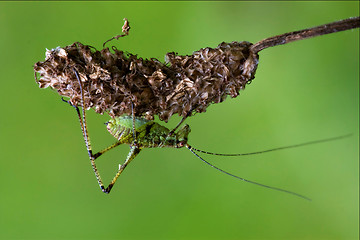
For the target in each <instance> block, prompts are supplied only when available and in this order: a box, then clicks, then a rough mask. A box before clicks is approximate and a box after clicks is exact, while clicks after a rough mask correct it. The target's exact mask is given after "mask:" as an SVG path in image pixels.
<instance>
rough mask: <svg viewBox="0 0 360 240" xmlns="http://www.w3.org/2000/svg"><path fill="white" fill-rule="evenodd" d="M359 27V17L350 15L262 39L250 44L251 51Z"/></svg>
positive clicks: (255, 51) (254, 51) (256, 51)
mask: <svg viewBox="0 0 360 240" xmlns="http://www.w3.org/2000/svg"><path fill="white" fill-rule="evenodd" d="M358 27H360V17H351V18H348V19H344V20H341V21H337V22H332V23H328V24H324V25H320V26H317V27H312V28H307V29H303V30H300V31H295V32H289V33H284V34H281V35H277V36H274V37H270V38H266V39H263V40H261V41H259V42H257V43H255V44H254V45H252V46H251V50H252V52H253V53H258V52H260V51H261V50H263V49H265V48H269V47H274V46H277V45H282V44H287V43H290V42H294V41H297V40H303V39H306V38H311V37H316V36H320V35H325V34H329V33H334V32H341V31H345V30H349V29H353V28H358Z"/></svg>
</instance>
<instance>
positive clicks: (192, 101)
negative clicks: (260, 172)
mask: <svg viewBox="0 0 360 240" xmlns="http://www.w3.org/2000/svg"><path fill="white" fill-rule="evenodd" d="M251 45H252V44H251V43H249V42H232V43H224V42H223V43H221V44H220V45H219V46H218V47H217V48H203V49H200V50H199V51H196V52H194V53H193V54H192V55H189V56H179V55H177V54H175V53H173V52H172V53H168V54H167V55H166V57H167V59H168V62H169V64H168V65H166V64H163V63H161V62H160V61H158V60H157V59H149V60H148V59H142V58H138V57H137V56H136V55H132V54H125V53H124V52H123V51H119V50H117V49H116V48H114V47H113V51H114V53H112V52H110V50H109V48H104V49H103V50H101V51H97V50H96V49H94V48H92V47H90V46H87V45H83V44H81V43H79V42H76V43H74V44H72V45H70V46H66V47H64V48H60V47H58V48H55V49H52V50H47V51H46V58H45V61H44V62H37V63H36V64H35V66H34V71H35V73H36V79H37V80H36V81H37V83H38V84H39V86H40V88H47V87H51V88H52V89H55V90H57V91H58V93H59V94H60V95H61V96H65V97H69V98H70V101H71V103H72V104H74V105H77V106H81V92H80V86H79V83H78V80H77V78H76V75H75V71H74V69H75V70H76V71H77V72H78V73H79V76H80V78H81V82H82V85H83V89H84V95H85V99H84V107H85V108H86V109H89V108H93V109H94V110H95V111H96V112H97V113H101V114H102V113H104V112H107V113H108V114H109V115H110V116H111V117H115V116H120V115H123V114H127V115H130V114H131V111H132V110H131V106H132V104H133V105H134V112H135V115H136V116H144V117H146V118H147V119H153V118H154V115H158V116H159V118H160V119H161V120H164V121H168V119H169V118H170V117H171V116H172V115H173V114H178V115H180V116H183V117H187V116H191V115H192V114H193V113H194V112H204V111H206V108H207V107H208V106H209V105H210V104H212V103H219V102H222V101H224V100H225V98H226V96H227V95H230V96H231V97H236V96H238V94H239V91H240V90H241V89H244V88H245V85H246V84H247V83H248V82H249V81H251V80H252V79H253V78H254V74H255V71H256V67H257V64H258V55H257V54H253V53H251V52H250V50H249V48H250V46H251Z"/></svg>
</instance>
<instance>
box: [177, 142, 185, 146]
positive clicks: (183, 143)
mask: <svg viewBox="0 0 360 240" xmlns="http://www.w3.org/2000/svg"><path fill="white" fill-rule="evenodd" d="M177 146H178V147H184V146H185V141H179V142H178V143H177Z"/></svg>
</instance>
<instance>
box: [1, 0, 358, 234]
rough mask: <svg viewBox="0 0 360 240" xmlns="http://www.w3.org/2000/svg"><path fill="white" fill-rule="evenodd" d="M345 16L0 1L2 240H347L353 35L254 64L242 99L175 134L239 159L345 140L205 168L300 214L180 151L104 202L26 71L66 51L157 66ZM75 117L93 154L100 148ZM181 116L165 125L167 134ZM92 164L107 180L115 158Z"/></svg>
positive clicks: (68, 130) (321, 7) (94, 124)
mask: <svg viewBox="0 0 360 240" xmlns="http://www.w3.org/2000/svg"><path fill="white" fill-rule="evenodd" d="M357 15H359V2H355V1H354V2H333V1H332V2H310V1H309V2H101V3H100V2H1V3H0V31H1V35H2V37H1V38H0V51H1V57H0V66H1V69H2V71H1V79H2V80H1V83H2V86H1V91H2V92H1V95H0V97H1V101H0V104H1V109H2V114H1V118H0V132H1V140H0V141H1V142H0V148H1V167H0V180H1V181H0V182H1V190H0V191H1V193H0V239H358V237H359V229H358V225H359V218H358V216H359V215H358V214H359V213H358V210H359V207H358V203H359V196H358V194H359V190H358V187H359V170H358V167H359V159H358V154H359V147H358V144H359V140H358V139H359V135H358V131H359V125H358V124H359V103H358V101H359V30H358V29H357V30H352V31H346V32H341V33H336V34H330V35H326V36H321V37H317V38H314V39H309V40H305V41H299V42H295V43H291V44H288V45H284V46H279V47H274V48H271V49H266V50H264V51H263V52H261V53H260V63H259V67H258V71H257V74H256V78H255V80H254V81H253V83H252V84H251V85H249V86H248V87H247V89H246V90H245V91H243V92H242V93H241V95H240V96H239V97H237V98H235V99H230V98H229V99H227V100H226V101H225V102H224V103H221V104H216V105H213V106H211V107H209V108H208V110H207V112H206V113H202V114H197V115H195V116H194V117H191V118H190V119H188V120H187V123H188V124H190V126H191V127H192V132H191V134H190V140H189V143H190V144H191V145H193V146H194V147H198V148H200V149H206V150H209V151H214V152H232V153H234V152H249V151H257V150H263V149H267V148H271V147H278V146H285V145H289V144H296V143H301V142H305V141H309V140H315V139H322V138H327V137H332V136H338V135H342V134H347V133H353V135H352V136H351V137H349V138H347V139H343V140H339V141H334V142H328V143H323V144H316V145H312V146H307V147H302V148H297V149H288V150H283V151H279V152H273V153H267V154H262V155H255V156H248V157H238V158H222V157H216V156H204V157H205V158H206V159H207V160H209V161H211V162H212V163H214V164H215V165H218V166H219V167H221V168H223V169H224V170H227V171H230V172H232V173H234V174H237V175H239V176H241V177H244V178H247V179H250V180H253V181H258V182H261V183H264V184H268V185H272V186H276V187H281V188H285V189H289V190H292V191H295V192H299V193H301V194H304V195H306V196H308V197H310V198H312V199H313V201H312V202H308V201H306V200H303V199H300V198H296V197H294V196H292V195H288V194H284V193H281V192H277V191H272V190H268V189H265V188H261V187H258V186H255V185H252V184H248V183H245V182H240V181H238V180H236V179H234V178H231V177H229V176H226V175H224V174H221V173H219V172H217V171H215V170H214V169H212V168H210V167H208V166H206V165H204V164H203V163H202V162H200V161H199V160H198V159H197V158H196V157H195V156H193V155H192V154H191V153H190V152H189V151H187V150H186V149H145V150H143V151H142V152H141V154H140V155H139V156H138V157H137V158H136V160H135V161H134V162H133V163H131V165H129V167H128V168H127V169H126V171H125V172H124V174H123V175H122V176H121V177H120V179H119V181H118V182H117V184H116V185H115V187H114V188H113V191H112V193H111V194H110V195H105V194H103V193H102V192H101V191H100V190H99V187H98V185H97V182H96V180H95V177H94V174H93V172H92V169H91V166H90V163H89V160H88V156H87V153H86V150H85V146H84V143H83V139H82V134H81V131H80V127H79V123H78V120H77V118H76V114H75V111H74V109H72V108H71V107H69V106H68V105H66V104H64V103H63V102H61V101H60V97H59V95H57V93H56V92H54V91H51V90H50V89H45V90H42V89H39V88H38V86H37V84H36V83H35V81H34V77H33V75H34V74H33V69H32V66H33V64H34V63H35V62H37V61H43V60H44V58H45V48H49V49H51V48H55V47H57V46H66V45H69V44H71V43H73V42H75V41H80V42H82V43H85V44H89V45H92V46H95V47H97V48H98V49H101V46H102V43H103V42H104V41H105V40H107V39H109V38H110V37H112V36H114V35H116V34H119V33H120V32H121V26H122V25H123V20H122V19H123V18H124V17H126V18H128V19H129V21H130V25H131V27H132V29H131V31H130V35H129V36H127V37H126V38H123V39H120V40H119V41H117V42H113V44H114V45H116V46H117V47H118V48H119V49H122V50H125V51H128V52H131V53H134V54H138V55H139V56H141V57H144V58H150V57H155V58H158V59H160V60H161V61H163V59H164V56H165V54H166V53H167V52H170V51H175V52H178V53H179V54H191V53H192V52H193V51H196V50H198V49H200V48H202V47H216V46H217V45H218V44H219V43H221V42H222V41H227V42H230V41H243V40H246V41H250V42H253V43H254V42H256V41H259V40H261V39H263V38H266V37H270V36H273V35H277V34H281V33H285V32H289V31H294V30H299V29H303V28H307V27H312V26H317V25H320V24H324V23H329V22H332V21H336V20H340V19H344V18H348V17H351V16H357ZM107 119H108V116H105V115H104V116H102V115H97V114H95V113H93V111H89V128H90V135H91V138H92V141H93V147H94V149H95V150H100V149H101V148H103V147H105V146H107V145H109V144H111V143H113V142H114V139H113V138H112V136H110V134H108V133H107V131H106V129H105V126H104V124H103V123H104V122H105V121H107ZM177 121H179V117H174V118H172V120H171V121H170V122H169V124H167V125H166V126H168V127H169V128H171V127H173V126H175V125H176V123H177ZM127 152H128V146H121V147H118V149H116V150H114V151H113V152H109V153H108V154H106V155H105V156H103V157H102V158H100V159H99V162H98V167H99V169H100V172H101V174H102V176H103V179H104V180H105V182H108V181H110V179H111V178H112V176H113V174H114V172H115V171H116V169H117V166H118V164H119V163H120V162H122V161H123V160H124V159H125V156H126V155H127Z"/></svg>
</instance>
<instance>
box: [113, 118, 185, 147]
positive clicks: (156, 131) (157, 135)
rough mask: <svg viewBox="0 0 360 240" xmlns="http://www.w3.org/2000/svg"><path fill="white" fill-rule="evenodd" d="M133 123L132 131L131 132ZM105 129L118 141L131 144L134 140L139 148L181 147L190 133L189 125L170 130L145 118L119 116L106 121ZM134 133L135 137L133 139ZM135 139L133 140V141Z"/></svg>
mask: <svg viewBox="0 0 360 240" xmlns="http://www.w3.org/2000/svg"><path fill="white" fill-rule="evenodd" d="M133 124H135V125H134V132H133ZM106 125H107V130H108V131H109V132H110V134H111V135H113V136H114V137H115V138H116V139H117V140H118V141H119V142H121V143H124V144H129V145H132V144H133V143H134V142H136V144H137V147H138V148H139V149H142V148H156V147H159V148H161V147H173V148H181V147H184V146H185V145H186V144H187V140H188V135H189V133H190V131H191V130H190V127H189V125H187V124H186V125H184V126H183V127H182V128H181V129H180V130H179V131H178V132H176V133H174V134H170V132H171V131H170V130H169V129H168V128H166V127H164V126H162V125H160V124H158V123H156V122H154V121H150V120H147V119H145V118H139V117H135V118H134V119H133V118H132V117H131V116H126V115H125V116H121V117H116V118H113V119H111V120H110V121H109V122H107V123H106ZM134 135H135V139H134ZM134 140H135V141H134Z"/></svg>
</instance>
